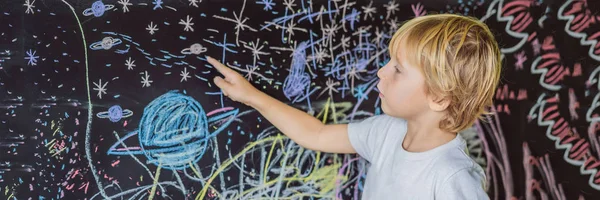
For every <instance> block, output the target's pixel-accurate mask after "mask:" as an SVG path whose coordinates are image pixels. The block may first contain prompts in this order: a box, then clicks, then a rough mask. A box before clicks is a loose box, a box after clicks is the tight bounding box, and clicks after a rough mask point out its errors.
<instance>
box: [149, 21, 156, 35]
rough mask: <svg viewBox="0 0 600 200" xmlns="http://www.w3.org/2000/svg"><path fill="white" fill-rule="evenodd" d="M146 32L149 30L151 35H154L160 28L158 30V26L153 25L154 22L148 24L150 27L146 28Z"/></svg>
mask: <svg viewBox="0 0 600 200" xmlns="http://www.w3.org/2000/svg"><path fill="white" fill-rule="evenodd" d="M146 30H148V31H149V32H150V35H154V32H156V31H158V28H156V24H153V22H150V24H148V27H147V28H146Z"/></svg>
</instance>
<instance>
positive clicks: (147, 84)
mask: <svg viewBox="0 0 600 200" xmlns="http://www.w3.org/2000/svg"><path fill="white" fill-rule="evenodd" d="M152 82H153V81H152V80H150V75H149V74H148V71H144V76H143V77H142V81H141V83H142V87H150V84H151V83H152Z"/></svg>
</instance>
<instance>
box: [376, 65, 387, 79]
mask: <svg viewBox="0 0 600 200" xmlns="http://www.w3.org/2000/svg"><path fill="white" fill-rule="evenodd" d="M384 69H385V66H383V67H381V68H379V70H377V77H379V79H383V78H384V75H383V74H384V72H383V70H384Z"/></svg>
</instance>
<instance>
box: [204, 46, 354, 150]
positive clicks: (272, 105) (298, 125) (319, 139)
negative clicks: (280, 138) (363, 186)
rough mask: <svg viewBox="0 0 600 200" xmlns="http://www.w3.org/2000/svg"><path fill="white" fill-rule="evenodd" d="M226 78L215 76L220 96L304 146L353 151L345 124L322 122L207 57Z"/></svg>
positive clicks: (316, 148) (315, 148)
mask: <svg viewBox="0 0 600 200" xmlns="http://www.w3.org/2000/svg"><path fill="white" fill-rule="evenodd" d="M207 60H208V62H209V63H210V64H211V65H212V66H214V67H215V68H216V69H217V70H218V71H219V72H220V73H221V74H222V75H223V76H224V77H225V79H223V78H221V77H219V76H217V77H215V79H214V82H215V84H216V85H217V86H218V87H219V88H221V90H222V91H223V95H225V96H227V97H229V98H231V99H232V100H234V101H238V102H241V103H244V104H246V105H248V106H251V107H253V108H254V109H256V110H258V111H259V112H260V114H262V115H263V116H264V117H265V118H266V119H267V120H268V121H269V122H271V123H272V124H273V125H275V127H277V129H279V130H280V131H281V132H283V134H285V135H287V136H288V137H289V138H291V139H292V140H293V141H294V142H296V143H298V144H299V145H301V146H302V147H304V148H307V149H312V150H316V151H323V152H329V153H356V151H355V150H354V148H353V147H352V145H351V144H350V139H349V138H348V125H347V124H335V125H325V124H323V123H321V122H320V121H319V120H317V119H316V118H315V117H313V116H311V115H309V114H307V113H305V112H302V111H300V110H298V109H296V108H293V107H291V106H288V105H286V104H284V103H283V102H281V101H279V100H277V99H275V98H273V97H271V96H269V95H267V94H265V93H263V92H261V91H259V90H258V89H256V88H255V87H254V86H252V85H251V84H250V82H248V81H247V80H246V79H245V78H244V77H242V76H241V75H240V74H239V73H237V72H236V71H233V70H232V69H230V68H228V67H227V66H225V65H223V64H221V63H220V62H219V61H217V60H215V59H213V58H210V57H207Z"/></svg>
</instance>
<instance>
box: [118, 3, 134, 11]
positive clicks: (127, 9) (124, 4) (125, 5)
mask: <svg viewBox="0 0 600 200" xmlns="http://www.w3.org/2000/svg"><path fill="white" fill-rule="evenodd" d="M117 3H118V4H121V5H123V13H126V12H129V8H128V7H127V6H131V5H133V4H132V3H129V0H119V1H118V2H117Z"/></svg>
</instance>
